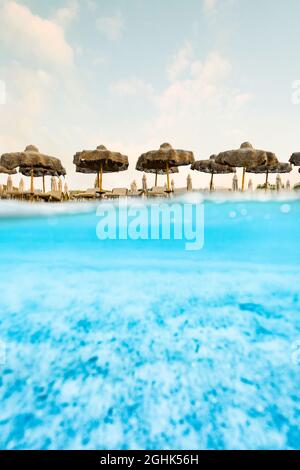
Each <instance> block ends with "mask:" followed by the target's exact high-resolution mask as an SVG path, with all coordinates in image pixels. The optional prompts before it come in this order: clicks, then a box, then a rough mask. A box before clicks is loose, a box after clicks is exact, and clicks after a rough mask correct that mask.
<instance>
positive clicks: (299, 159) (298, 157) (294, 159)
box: [289, 152, 300, 166]
mask: <svg viewBox="0 0 300 470" xmlns="http://www.w3.org/2000/svg"><path fill="white" fill-rule="evenodd" d="M289 162H290V163H291V164H292V165H295V166H300V152H296V153H293V155H292V156H291V158H290V159H289Z"/></svg>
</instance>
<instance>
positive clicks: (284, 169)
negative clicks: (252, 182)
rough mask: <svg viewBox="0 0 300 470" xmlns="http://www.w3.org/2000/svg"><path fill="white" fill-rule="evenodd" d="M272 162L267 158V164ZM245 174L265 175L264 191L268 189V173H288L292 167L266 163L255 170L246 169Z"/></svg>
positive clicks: (287, 164) (284, 164)
mask: <svg viewBox="0 0 300 470" xmlns="http://www.w3.org/2000/svg"><path fill="white" fill-rule="evenodd" d="M270 161H272V160H271V159H270V158H269V162H270ZM246 171H247V173H255V174H266V182H265V189H267V187H268V180H269V174H270V173H273V174H274V173H277V174H279V173H290V172H291V171H292V166H291V165H290V164H289V163H280V162H277V163H273V164H271V163H268V164H266V165H260V166H257V167H256V168H248V169H247V170H246Z"/></svg>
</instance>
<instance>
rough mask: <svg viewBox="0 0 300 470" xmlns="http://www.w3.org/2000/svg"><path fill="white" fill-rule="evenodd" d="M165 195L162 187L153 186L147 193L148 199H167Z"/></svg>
mask: <svg viewBox="0 0 300 470" xmlns="http://www.w3.org/2000/svg"><path fill="white" fill-rule="evenodd" d="M167 195H168V193H167V192H166V190H165V188H163V187H162V186H153V188H151V189H150V190H148V193H147V196H148V197H167Z"/></svg>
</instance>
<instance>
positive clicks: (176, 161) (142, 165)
mask: <svg viewBox="0 0 300 470" xmlns="http://www.w3.org/2000/svg"><path fill="white" fill-rule="evenodd" d="M194 161H195V159H194V154H193V152H189V151H187V150H176V149H173V147H172V146H171V145H170V144H167V143H165V144H162V145H161V146H160V148H159V149H158V150H151V151H149V152H146V153H143V154H142V155H141V156H140V157H139V159H138V161H137V164H136V169H137V170H139V171H146V169H147V170H154V172H156V171H157V172H159V171H163V172H165V174H166V175H167V189H166V192H168V193H170V192H171V187H170V173H171V168H175V167H179V166H185V165H191V164H192V163H194Z"/></svg>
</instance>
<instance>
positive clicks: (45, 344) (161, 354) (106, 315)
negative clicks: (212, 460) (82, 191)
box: [0, 201, 300, 449]
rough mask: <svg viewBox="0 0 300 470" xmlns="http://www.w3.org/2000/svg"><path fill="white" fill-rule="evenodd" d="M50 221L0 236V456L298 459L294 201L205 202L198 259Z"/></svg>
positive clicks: (167, 245)
mask: <svg viewBox="0 0 300 470" xmlns="http://www.w3.org/2000/svg"><path fill="white" fill-rule="evenodd" d="M24 207H25V206H24ZM82 207H88V206H82ZM0 209H1V207H0ZM89 209H90V208H89ZM48 210H49V209H48ZM4 212H5V211H4ZM53 214H54V213H53V212H52V211H51V210H50V213H48V214H47V215H46V216H43V217H29V216H28V215H27V217H25V218H20V217H18V216H17V215H15V217H14V218H11V217H8V216H5V217H4V215H3V217H2V219H1V222H0V224H1V225H0V246H1V252H0V267H1V270H0V294H1V297H0V298H1V304H0V305H1V314H0V340H2V342H5V344H6V360H5V361H3V357H2V365H1V364H0V372H1V375H0V404H1V406H0V448H5V449H24V448H25V449H32V448H43V449H69V448H71V449H74V448H80V449H81V448H87V449H92V448H104V449H105V448H118V449H132V448H147V449H155V448H165V449H184V448H193V449H232V448H235V449H245V448H250V449H265V448H267V449H283V448H284V449H286V448H288V449H296V448H300V435H299V423H300V408H299V381H300V363H299V365H297V363H295V361H293V360H292V353H293V349H292V348H293V343H294V342H295V341H297V340H299V339H300V300H299V299H300V297H299V296H300V292H299V285H300V267H299V262H300V245H299V224H300V202H299V201H288V202H287V203H284V202H283V201H277V202H276V201H273V202H272V201H266V202H255V201H244V202H243V201H229V202H223V203H221V204H220V203H219V204H216V203H214V202H206V203H205V245H204V248H203V249H202V250H201V251H197V252H187V251H185V250H184V243H183V242H182V241H175V240H171V241H152V242H151V241H130V240H128V241H102V242H100V241H99V240H98V239H97V237H96V224H97V222H98V219H97V217H96V216H95V213H94V212H88V213H82V214H78V215H74V214H73V215H53ZM2 356H3V354H2ZM0 359H1V356H0Z"/></svg>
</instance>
